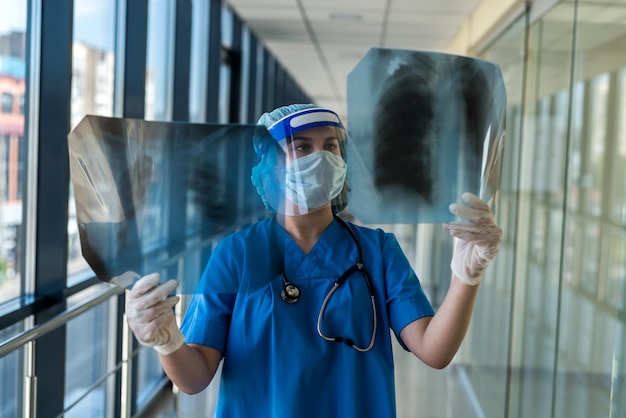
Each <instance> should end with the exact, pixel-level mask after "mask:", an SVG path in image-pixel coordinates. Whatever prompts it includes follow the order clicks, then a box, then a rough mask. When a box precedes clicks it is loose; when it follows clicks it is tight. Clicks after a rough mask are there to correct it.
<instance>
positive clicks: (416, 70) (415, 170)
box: [347, 48, 506, 224]
mask: <svg viewBox="0 0 626 418" xmlns="http://www.w3.org/2000/svg"><path fill="white" fill-rule="evenodd" d="M505 111H506V92H505V88H504V82H503V80H502V75H501V72H500V68H499V67H498V66H497V65H495V64H493V63H490V62H487V61H484V60H480V59H475V58H469V57H463V56H457V55H450V54H443V53H435V52H423V51H408V50H399V49H382V48H372V49H371V50H370V51H369V52H368V53H367V54H366V56H365V57H364V58H363V60H361V62H360V63H359V64H358V65H357V66H356V67H355V68H354V70H353V71H352V72H351V73H350V75H349V76H348V118H347V119H348V128H349V132H350V140H351V141H352V144H351V145H352V146H351V147H350V153H349V155H348V165H349V167H350V171H349V178H348V182H349V185H350V189H351V194H350V203H349V209H350V211H351V213H352V214H353V215H354V216H355V217H356V218H358V219H359V220H360V221H362V222H364V223H373V224H377V223H383V224H388V223H409V224H412V223H440V222H447V221H450V220H452V219H453V215H452V214H450V213H449V211H448V205H449V204H450V203H453V202H457V201H459V199H460V195H461V193H463V192H466V191H467V192H472V193H474V194H476V195H478V196H479V197H481V198H482V199H484V200H487V201H489V200H490V199H491V198H492V197H493V196H494V194H495V193H496V192H497V190H498V187H499V179H500V173H501V168H502V167H501V161H502V152H503V146H504V132H505Z"/></svg>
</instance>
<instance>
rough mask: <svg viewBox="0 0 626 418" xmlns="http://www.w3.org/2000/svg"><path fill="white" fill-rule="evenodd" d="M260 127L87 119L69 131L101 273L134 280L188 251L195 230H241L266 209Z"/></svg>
mask: <svg viewBox="0 0 626 418" xmlns="http://www.w3.org/2000/svg"><path fill="white" fill-rule="evenodd" d="M253 131H254V127H253V126H245V125H239V126H235V125H204V124H187V123H166V122H148V121H143V120H137V119H117V118H102V117H96V116H87V117H86V118H85V119H83V121H82V122H81V123H80V124H79V125H78V126H77V127H76V129H74V130H73V131H72V132H71V133H70V135H69V137H68V145H69V151H70V170H71V176H72V184H73V186H74V192H75V199H76V216H77V223H78V230H79V233H80V243H81V248H82V253H83V256H84V257H85V259H86V260H87V262H88V263H89V265H90V266H91V268H92V269H93V270H94V272H95V273H96V275H97V276H98V278H100V279H101V280H103V281H106V282H109V281H112V282H113V283H117V284H120V285H122V286H126V285H129V284H131V283H132V280H133V278H136V276H137V275H139V276H142V275H144V274H146V273H150V272H153V271H157V270H158V269H159V268H162V267H163V266H164V265H165V264H164V263H167V262H168V260H169V259H170V258H171V257H174V256H175V255H176V254H178V253H179V252H180V251H183V250H184V249H185V245H186V243H185V238H186V237H188V236H191V235H193V234H199V235H200V236H202V237H204V238H208V237H210V236H212V235H214V234H217V233H225V232H232V231H233V230H234V228H236V225H237V222H239V221H241V220H242V219H244V218H246V217H250V216H254V214H257V213H258V212H259V208H260V207H261V201H260V199H259V197H258V195H257V194H256V190H255V189H254V188H253V187H252V184H251V182H250V171H251V167H252V165H253V164H254V163H255V162H256V160H255V159H256V155H255V154H254V150H253V147H252V146H251V138H252V136H253ZM242 150H243V151H242ZM242 152H243V153H242ZM233 161H239V162H240V164H233ZM128 280H130V282H129V281H128Z"/></svg>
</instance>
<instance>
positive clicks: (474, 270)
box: [443, 193, 502, 286]
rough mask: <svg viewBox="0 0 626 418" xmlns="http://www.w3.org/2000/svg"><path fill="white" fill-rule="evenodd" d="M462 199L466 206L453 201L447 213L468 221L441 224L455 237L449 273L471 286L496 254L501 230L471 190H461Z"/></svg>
mask: <svg viewBox="0 0 626 418" xmlns="http://www.w3.org/2000/svg"><path fill="white" fill-rule="evenodd" d="M461 198H462V199H463V202H464V203H465V205H462V204H457V203H453V204H452V205H450V212H452V213H453V214H455V215H457V216H459V217H460V218H464V219H467V221H469V222H467V221H462V222H449V223H446V224H444V225H443V227H444V228H445V229H447V230H448V231H450V235H452V236H453V237H456V238H458V241H457V244H456V248H455V250H454V255H453V256H452V262H451V263H450V267H451V269H452V272H453V273H454V274H455V275H456V276H457V277H458V278H459V280H461V281H462V282H463V283H465V284H468V285H472V286H474V285H477V284H478V283H479V282H480V280H481V279H482V277H483V274H484V272H485V269H486V268H487V266H488V265H489V264H490V263H491V261H492V260H493V258H494V257H495V255H496V254H497V253H498V251H499V249H500V242H501V241H502V230H501V229H500V227H498V225H497V224H496V221H495V219H494V217H493V213H492V212H491V210H490V209H489V205H488V204H487V203H486V202H485V201H483V200H481V199H479V198H478V197H477V196H475V195H473V194H472V193H463V195H462V196H461Z"/></svg>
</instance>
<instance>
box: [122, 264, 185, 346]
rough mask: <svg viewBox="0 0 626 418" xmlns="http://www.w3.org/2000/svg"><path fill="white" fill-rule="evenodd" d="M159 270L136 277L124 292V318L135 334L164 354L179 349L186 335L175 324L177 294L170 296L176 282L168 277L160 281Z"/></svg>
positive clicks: (143, 343)
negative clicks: (134, 281) (135, 280)
mask: <svg viewBox="0 0 626 418" xmlns="http://www.w3.org/2000/svg"><path fill="white" fill-rule="evenodd" d="M159 280H160V275H159V274H158V273H153V274H148V275H146V276H144V277H142V278H141V279H139V280H138V281H137V283H135V284H134V286H133V287H132V289H131V290H130V291H128V292H127V294H126V320H127V322H128V325H129V326H130V329H131V330H132V331H133V334H134V335H135V338H137V340H138V341H139V342H140V343H141V344H142V345H145V346H148V347H153V348H154V349H155V350H156V351H157V352H158V353H159V354H162V355H164V356H166V355H168V354H171V353H173V352H174V351H176V350H178V349H179V348H180V347H181V346H182V345H183V343H184V342H185V337H184V336H183V334H182V333H181V332H180V329H179V328H178V325H177V324H176V316H175V315H174V311H173V309H172V308H173V307H174V305H176V304H177V303H178V301H179V300H180V297H179V296H169V295H170V293H172V291H173V290H174V289H176V286H177V285H178V282H177V281H176V280H169V281H167V282H165V283H163V284H162V285H159Z"/></svg>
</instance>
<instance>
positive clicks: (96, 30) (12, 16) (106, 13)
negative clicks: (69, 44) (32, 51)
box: [0, 0, 115, 50]
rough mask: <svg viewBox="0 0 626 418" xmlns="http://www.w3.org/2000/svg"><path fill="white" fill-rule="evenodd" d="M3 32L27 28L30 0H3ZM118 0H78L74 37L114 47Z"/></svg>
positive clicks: (0, 26) (0, 30)
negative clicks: (28, 2) (28, 3)
mask: <svg viewBox="0 0 626 418" xmlns="http://www.w3.org/2000/svg"><path fill="white" fill-rule="evenodd" d="M0 10H2V13H0V35H3V34H6V33H9V32H12V31H18V32H24V31H26V20H27V0H0ZM114 23H115V2H113V1H111V0H75V1H74V39H75V40H77V41H80V42H83V43H85V44H87V45H90V46H93V47H96V48H98V49H103V50H112V49H113V46H114V39H115V37H114V30H115V25H114Z"/></svg>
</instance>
